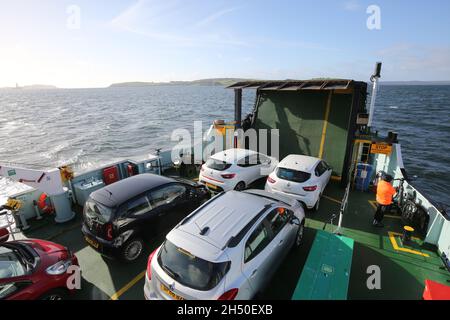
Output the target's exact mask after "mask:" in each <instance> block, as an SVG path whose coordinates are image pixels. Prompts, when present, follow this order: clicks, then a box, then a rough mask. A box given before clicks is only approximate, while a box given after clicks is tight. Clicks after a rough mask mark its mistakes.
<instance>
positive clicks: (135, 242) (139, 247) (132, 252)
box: [121, 238, 144, 262]
mask: <svg viewBox="0 0 450 320" xmlns="http://www.w3.org/2000/svg"><path fill="white" fill-rule="evenodd" d="M143 249H144V242H143V241H142V239H140V238H133V239H131V240H129V241H127V242H126V243H125V244H124V246H123V249H122V255H121V256H122V260H123V261H125V262H133V261H135V260H136V259H138V258H139V257H140V256H141V254H142V251H143Z"/></svg>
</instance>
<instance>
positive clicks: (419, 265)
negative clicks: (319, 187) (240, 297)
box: [26, 182, 450, 300]
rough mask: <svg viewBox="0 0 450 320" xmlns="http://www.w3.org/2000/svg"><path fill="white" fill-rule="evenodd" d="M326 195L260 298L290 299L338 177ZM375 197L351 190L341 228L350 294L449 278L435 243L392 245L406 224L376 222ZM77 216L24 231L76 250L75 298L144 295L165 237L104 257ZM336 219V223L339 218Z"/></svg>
mask: <svg viewBox="0 0 450 320" xmlns="http://www.w3.org/2000/svg"><path fill="white" fill-rule="evenodd" d="M325 195H326V197H324V198H323V199H322V201H321V205H320V210H319V211H318V212H307V222H306V227H307V228H306V232H305V236H304V243H303V245H302V246H301V247H300V248H298V249H295V250H293V251H291V252H290V253H289V255H288V256H287V258H286V259H285V261H284V262H283V263H282V265H281V266H280V268H279V270H278V271H277V273H276V274H275V276H274V277H273V279H272V280H271V282H270V284H269V286H268V288H267V289H266V290H265V291H264V292H262V294H261V295H260V296H259V297H258V298H261V299H286V300H290V299H291V297H292V294H293V292H294V290H295V287H296V285H297V282H298V279H299V278H300V275H301V272H302V269H303V266H304V264H305V261H306V259H307V256H308V253H309V249H310V247H311V245H312V242H313V241H314V237H315V234H316V231H317V230H322V229H323V228H325V230H327V231H334V230H335V226H333V225H331V224H330V217H331V215H332V214H333V213H334V214H337V213H338V212H339V203H337V202H336V201H335V200H339V199H341V198H342V195H343V190H342V189H341V188H339V187H338V185H337V184H336V183H334V182H330V184H329V186H328V187H327V190H326V191H325ZM373 199H374V195H373V194H368V193H362V192H358V191H352V192H351V194H350V197H349V206H348V210H347V212H346V215H345V216H344V220H343V225H344V228H343V230H342V233H343V235H345V236H347V237H350V238H353V239H354V240H355V243H354V253H353V260H352V267H351V275H350V284H349V289H348V298H349V299H421V297H422V292H423V289H424V281H425V279H431V280H434V281H437V282H441V283H444V284H445V283H446V281H447V280H448V279H450V273H448V272H447V271H445V270H440V267H441V266H442V265H443V264H442V262H441V260H440V258H439V256H438V255H437V253H436V252H434V251H433V249H432V248H429V247H428V246H426V245H423V244H421V242H420V241H417V242H416V243H415V244H413V246H406V247H405V248H409V249H414V250H415V251H418V252H421V253H423V254H428V255H429V257H425V256H422V255H417V254H412V253H408V252H404V251H398V250H394V248H393V245H392V242H391V239H390V238H389V234H388V232H400V231H401V227H402V226H401V222H400V220H399V219H398V218H395V217H386V218H385V221H384V223H385V225H386V226H385V228H382V229H378V228H374V227H372V225H371V222H372V217H373V213H374V209H373V207H372V206H371V205H370V203H369V200H373ZM79 216H80V214H79ZM79 216H78V217H77V220H75V221H72V222H69V223H67V224H63V225H56V224H54V223H53V222H48V223H45V222H39V223H33V224H32V229H31V230H30V231H29V232H27V233H26V236H27V237H29V238H41V239H49V240H52V241H55V242H58V243H61V244H64V245H66V246H68V247H69V248H70V249H72V251H73V252H75V254H76V255H77V256H78V259H79V262H80V265H81V268H82V273H83V282H82V289H81V290H80V291H79V292H77V293H76V294H75V295H74V296H73V299H111V298H118V299H143V285H144V279H143V271H144V270H145V268H146V264H147V256H148V254H149V253H150V252H151V251H152V250H153V249H154V248H156V246H157V245H158V244H160V243H161V241H162V240H163V237H162V236H161V237H159V238H158V239H155V240H154V241H152V242H153V243H149V244H148V245H147V247H146V251H147V252H146V255H145V256H144V257H143V258H142V259H140V260H139V261H137V262H135V263H133V264H130V265H124V264H121V263H120V262H117V261H109V260H105V259H103V258H102V257H101V256H100V255H99V254H98V253H97V252H95V251H94V250H93V249H91V248H90V247H89V246H87V245H86V243H85V242H84V240H83V237H82V234H81V231H80V217H79ZM49 221H50V220H49ZM334 223H335V224H336V223H337V219H336V220H335V221H334ZM394 237H395V236H394ZM395 241H396V244H397V245H398V246H399V248H401V247H402V244H401V241H400V239H399V237H395ZM371 265H378V266H379V267H380V269H381V289H380V290H369V289H368V288H367V285H366V281H367V278H368V277H369V274H367V268H368V267H369V266H371Z"/></svg>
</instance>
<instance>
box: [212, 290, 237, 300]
mask: <svg viewBox="0 0 450 320" xmlns="http://www.w3.org/2000/svg"><path fill="white" fill-rule="evenodd" d="M238 292H239V289H238V288H234V289H231V290H228V291H227V292H225V293H224V294H222V295H221V296H220V297H219V299H217V300H234V299H235V298H236V296H237V294H238Z"/></svg>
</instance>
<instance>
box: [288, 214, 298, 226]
mask: <svg viewBox="0 0 450 320" xmlns="http://www.w3.org/2000/svg"><path fill="white" fill-rule="evenodd" d="M290 222H291V224H293V225H297V226H299V225H300V220H299V219H298V218H297V217H296V216H293V217H292V218H291V221H290Z"/></svg>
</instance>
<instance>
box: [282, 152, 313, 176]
mask: <svg viewBox="0 0 450 320" xmlns="http://www.w3.org/2000/svg"><path fill="white" fill-rule="evenodd" d="M319 161H321V159H319V158H316V157H310V156H305V155H300V154H290V155H288V156H287V157H285V158H284V159H283V160H281V161H280V163H279V164H278V167H282V168H286V169H293V170H299V171H304V172H311V171H312V170H313V169H314V167H315V166H316V164H317V162H319Z"/></svg>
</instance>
